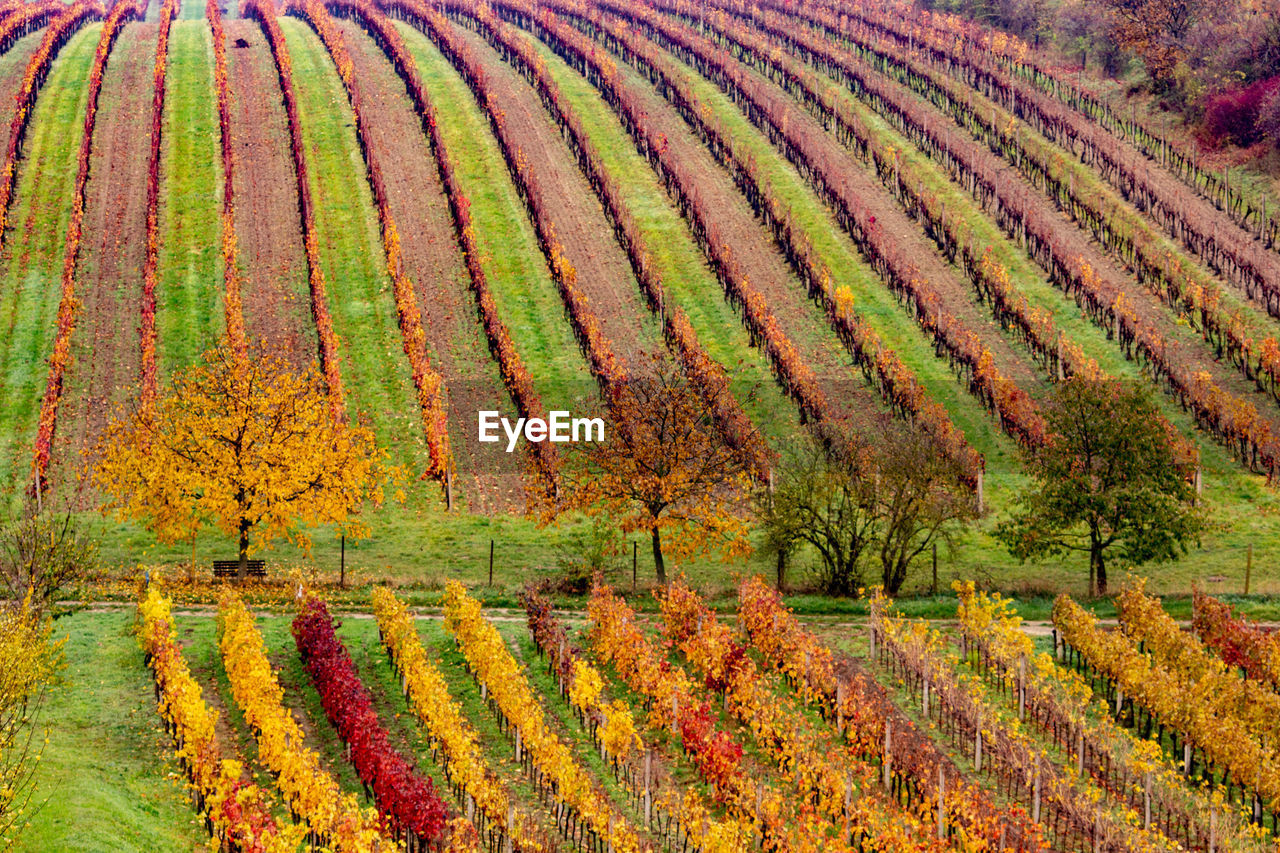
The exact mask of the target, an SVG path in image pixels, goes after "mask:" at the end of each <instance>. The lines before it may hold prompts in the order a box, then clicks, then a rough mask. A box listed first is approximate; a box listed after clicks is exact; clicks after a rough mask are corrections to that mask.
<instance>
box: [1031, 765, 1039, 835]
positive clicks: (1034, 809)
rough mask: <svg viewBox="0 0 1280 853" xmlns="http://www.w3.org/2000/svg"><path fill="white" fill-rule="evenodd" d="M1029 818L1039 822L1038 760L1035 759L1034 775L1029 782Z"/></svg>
mask: <svg viewBox="0 0 1280 853" xmlns="http://www.w3.org/2000/svg"><path fill="white" fill-rule="evenodd" d="M1031 785H1032V788H1031V819H1032V820H1033V821H1035V822H1036V823H1039V822H1040V761H1039V759H1037V760H1036V775H1035V779H1034V780H1033V781H1032V783H1031Z"/></svg>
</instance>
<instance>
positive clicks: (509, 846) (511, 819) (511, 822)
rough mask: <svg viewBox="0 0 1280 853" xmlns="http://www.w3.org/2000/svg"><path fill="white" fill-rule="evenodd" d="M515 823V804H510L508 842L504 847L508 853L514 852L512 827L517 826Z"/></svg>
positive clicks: (508, 806)
mask: <svg viewBox="0 0 1280 853" xmlns="http://www.w3.org/2000/svg"><path fill="white" fill-rule="evenodd" d="M515 823H516V809H515V806H512V805H510V804H508V805H507V832H506V836H507V837H506V843H505V844H503V848H504V849H505V850H506V853H513V850H512V842H511V828H512V827H513V826H515Z"/></svg>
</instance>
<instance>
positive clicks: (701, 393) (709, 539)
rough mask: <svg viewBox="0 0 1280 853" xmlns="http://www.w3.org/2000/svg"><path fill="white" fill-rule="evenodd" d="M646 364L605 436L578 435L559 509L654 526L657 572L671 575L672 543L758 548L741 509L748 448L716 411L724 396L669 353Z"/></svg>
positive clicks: (614, 400)
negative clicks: (718, 421)
mask: <svg viewBox="0 0 1280 853" xmlns="http://www.w3.org/2000/svg"><path fill="white" fill-rule="evenodd" d="M645 367H646V368H647V369H646V370H645V372H644V374H643V375H640V376H634V377H632V378H630V379H627V380H626V381H624V382H621V383H619V384H618V386H617V387H616V388H615V389H614V391H613V392H612V394H611V395H610V399H609V405H608V408H607V410H606V412H605V420H606V423H607V425H608V427H607V429H606V435H605V441H603V442H597V443H593V444H582V445H578V447H579V449H580V452H579V453H577V454H574V455H573V457H571V458H570V459H568V460H567V464H566V468H565V471H564V474H563V477H562V481H563V488H562V492H563V494H562V496H561V499H560V501H559V502H558V503H557V504H556V506H555V508H554V512H555V514H559V513H561V512H565V511H568V510H581V511H584V512H586V513H587V514H588V515H592V516H607V517H609V518H611V519H613V520H614V521H615V522H616V523H617V524H618V525H619V526H620V527H621V529H622V530H623V531H624V532H628V533H630V532H635V531H644V532H647V533H648V534H649V537H650V541H651V543H652V548H653V560H654V568H655V570H656V573H657V577H658V582H659V583H661V584H666V582H667V574H666V562H665V553H664V547H665V548H666V549H667V550H668V551H670V552H671V553H674V554H675V555H677V556H689V555H692V554H695V553H698V552H700V551H706V550H718V551H721V552H723V553H724V554H725V555H726V556H732V555H741V554H745V553H747V552H748V551H749V550H750V546H749V543H748V541H747V525H746V521H745V520H744V518H743V517H742V512H741V509H742V507H741V505H742V504H743V503H744V501H745V498H746V495H747V490H748V487H749V480H748V476H747V472H746V468H745V465H744V461H743V455H742V453H740V452H739V451H737V450H735V449H733V448H731V447H729V446H728V445H727V444H726V442H725V440H724V438H723V436H722V435H721V433H720V431H719V430H718V429H717V428H716V425H715V423H714V418H713V417H712V415H711V413H712V412H714V411H716V407H717V405H718V403H719V402H721V401H716V400H708V399H706V397H705V394H706V393H707V392H706V391H705V390H704V389H701V388H695V387H694V386H693V385H692V384H691V383H690V382H689V380H688V378H687V377H686V376H685V375H684V373H683V371H681V370H680V368H679V366H678V365H675V364H674V363H672V362H671V361H669V360H667V359H665V358H662V357H660V356H654V357H653V358H652V360H651V362H650V363H649V364H647V365H645ZM725 393H727V392H725ZM664 535H665V536H666V537H667V540H666V544H665V546H664V541H663V537H664Z"/></svg>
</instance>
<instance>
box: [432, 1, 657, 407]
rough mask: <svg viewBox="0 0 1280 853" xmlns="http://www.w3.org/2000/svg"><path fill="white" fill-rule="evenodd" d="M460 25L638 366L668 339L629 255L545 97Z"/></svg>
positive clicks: (588, 288)
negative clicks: (652, 323)
mask: <svg viewBox="0 0 1280 853" xmlns="http://www.w3.org/2000/svg"><path fill="white" fill-rule="evenodd" d="M454 28H455V30H456V31H457V32H458V33H459V34H461V35H462V37H463V39H464V40H465V41H466V42H468V43H469V44H470V45H471V47H472V49H473V50H474V51H475V53H476V55H477V56H478V57H480V58H481V60H482V61H483V63H484V66H485V71H486V73H487V74H488V79H489V85H490V87H491V88H492V91H493V93H494V96H495V98H496V100H497V103H498V104H499V108H500V109H501V110H502V111H503V114H504V115H505V116H506V122H507V127H508V128H509V129H510V130H511V132H512V135H513V137H514V138H515V139H516V140H517V141H518V145H519V146H520V148H521V150H522V151H523V152H524V155H525V157H527V158H528V160H529V161H530V162H531V163H537V164H538V179H539V184H540V186H541V188H542V192H543V195H544V196H545V202H546V206H547V209H548V210H549V211H550V212H551V218H552V222H553V223H554V224H555V229H556V234H557V237H558V238H559V240H560V242H561V243H562V244H563V246H564V250H565V254H566V256H567V257H568V259H569V261H570V263H572V264H573V266H574V267H575V268H576V269H577V271H578V286H579V288H580V289H581V290H582V292H583V294H584V295H585V296H586V297H587V299H588V300H589V303H590V306H591V309H592V311H593V312H594V313H595V315H596V317H597V318H598V320H599V322H600V328H601V330H602V331H603V333H604V336H605V337H606V338H608V340H609V342H610V343H611V344H612V346H613V350H614V353H615V354H616V355H617V356H618V358H619V360H620V361H621V362H622V363H623V364H624V365H625V364H631V363H635V362H636V360H637V358H638V357H639V356H641V354H642V353H646V352H654V351H656V350H657V349H659V348H660V347H661V346H662V344H661V342H660V341H659V340H657V339H656V336H655V335H653V334H652V333H650V332H648V331H647V330H646V329H645V327H644V326H642V325H641V323H639V322H638V318H640V317H644V316H646V315H648V313H649V311H648V308H647V307H646V306H645V305H644V304H643V302H642V301H641V297H640V290H639V286H638V285H637V284H636V281H635V277H634V276H633V275H632V273H631V266H630V264H629V263H628V261H627V258H626V255H625V254H624V253H623V251H622V248H621V247H620V246H619V245H618V243H617V241H616V240H615V239H614V236H613V229H612V228H611V227H610V225H609V222H608V220H607V219H606V218H605V216H604V212H603V210H601V207H600V204H599V202H598V201H597V200H596V197H595V193H594V192H593V191H592V190H591V186H590V185H589V184H588V183H587V181H586V179H585V178H584V177H583V176H582V173H581V172H579V171H578V167H577V163H576V161H575V159H574V157H573V155H572V153H571V152H570V150H569V147H568V145H567V144H566V143H565V142H564V140H563V139H562V138H561V137H560V132H559V130H558V129H557V128H556V126H555V124H554V123H553V122H552V120H551V118H550V117H549V116H548V115H547V114H546V112H545V111H544V109H543V107H542V103H541V101H540V100H539V99H538V96H537V94H536V93H535V92H534V91H533V89H532V88H531V87H530V86H529V84H528V83H526V82H525V81H524V79H523V78H521V77H520V76H519V75H517V73H516V72H515V71H514V70H513V69H512V68H510V67H509V66H508V65H506V64H505V63H504V62H503V61H502V60H501V59H500V58H499V57H498V55H497V54H496V53H495V52H494V51H493V50H492V49H490V47H489V45H488V43H487V42H486V41H484V39H483V38H481V37H480V36H478V35H476V34H475V33H473V32H471V31H470V30H467V29H464V28H461V27H457V26H456V25H455V27H454ZM547 319H548V321H550V320H551V319H552V318H547ZM556 321H557V322H563V321H562V320H560V319H559V318H556ZM551 402H552V401H548V403H549V404H550V403H551Z"/></svg>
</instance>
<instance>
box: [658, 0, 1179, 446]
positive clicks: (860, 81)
mask: <svg viewBox="0 0 1280 853" xmlns="http://www.w3.org/2000/svg"><path fill="white" fill-rule="evenodd" d="M655 5H663V6H666V7H667V8H668V9H671V8H677V9H678V11H677V12H676V14H686V15H687V14H688V8H687V7H686V6H684V5H683V4H679V3H678V2H677V3H662V4H655ZM758 26H759V28H760V29H762V30H764V31H766V32H767V33H769V34H770V35H771V36H773V37H774V38H775V39H777V40H779V41H781V42H783V43H784V44H788V45H790V46H792V47H793V48H794V49H795V50H796V51H797V52H799V53H801V54H802V55H804V56H805V57H806V58H807V59H809V60H810V61H811V62H814V64H816V65H818V66H819V67H821V68H822V69H823V70H824V71H825V72H827V73H829V74H831V75H833V76H836V77H838V78H840V79H842V80H843V81H844V82H846V84H847V85H848V86H849V88H850V89H851V90H852V91H853V92H855V93H856V94H858V95H859V96H860V97H862V98H863V99H864V100H866V101H868V102H869V103H870V104H871V105H872V106H873V108H875V109H876V110H877V111H878V112H879V113H880V114H881V115H885V116H886V117H887V118H889V120H890V121H891V122H893V123H894V125H895V126H896V127H898V128H899V130H901V131H902V132H903V133H904V134H906V135H907V136H908V137H909V138H911V139H912V140H913V141H914V142H916V144H917V145H918V146H919V147H920V148H921V149H922V150H924V151H925V152H926V153H928V154H929V155H930V156H931V157H932V158H933V159H934V160H935V161H939V162H940V163H941V165H942V166H943V167H944V168H946V169H947V171H948V173H949V174H950V175H951V177H952V179H953V180H954V181H955V182H956V183H958V184H960V185H962V186H965V187H967V188H969V189H970V191H971V192H972V193H973V194H974V196H975V197H976V198H978V200H979V201H980V202H981V203H982V204H983V205H984V206H986V207H989V208H990V207H994V208H995V209H994V211H993V216H994V218H995V220H996V222H997V224H999V225H1000V226H1001V227H1002V228H1004V229H1005V231H1006V232H1007V233H1008V234H1009V235H1010V236H1011V237H1012V238H1014V239H1018V240H1022V241H1023V242H1024V243H1025V244H1026V245H1027V251H1028V253H1029V254H1030V255H1031V257H1032V258H1033V259H1034V260H1036V261H1037V262H1039V263H1040V264H1041V265H1042V266H1043V267H1044V269H1045V271H1046V272H1048V273H1049V275H1050V277H1051V279H1052V280H1053V281H1054V282H1055V283H1057V284H1059V285H1060V286H1061V287H1062V288H1063V289H1064V290H1066V291H1067V292H1068V293H1071V292H1074V293H1075V294H1076V297H1077V299H1080V300H1082V301H1083V302H1084V303H1085V307H1086V308H1087V309H1088V310H1089V312H1090V313H1091V314H1092V315H1093V316H1094V317H1095V319H1098V320H1101V321H1105V322H1106V328H1107V329H1108V330H1112V329H1114V326H1115V322H1114V317H1113V316H1112V314H1111V312H1110V308H1111V306H1112V305H1113V304H1114V301H1115V299H1114V298H1113V299H1111V300H1110V301H1107V302H1101V301H1099V300H1098V299H1097V298H1096V294H1094V293H1092V292H1089V291H1085V290H1084V289H1083V288H1082V286H1081V278H1082V276H1083V275H1084V273H1083V268H1082V266H1081V265H1080V263H1079V262H1078V259H1077V258H1074V257H1072V256H1071V255H1070V253H1069V252H1068V251H1067V250H1066V249H1065V248H1062V247H1060V246H1059V245H1058V240H1057V238H1056V237H1055V229H1056V228H1058V227H1060V226H1059V223H1057V222H1055V221H1048V220H1046V219H1045V218H1044V217H1043V216H1041V215H1040V214H1039V213H1038V212H1037V211H1036V210H1035V209H1034V208H1031V207H1029V206H1027V205H1026V204H1025V202H1024V201H1023V198H1022V195H1021V193H1019V192H1018V191H1017V190H1016V189H1014V188H1013V187H1012V186H1011V180H1010V178H1008V176H1007V175H1006V173H1005V171H1004V169H1003V168H1002V167H1001V165H1000V162H999V161H998V160H997V158H996V157H995V155H993V154H992V153H991V152H989V151H986V150H984V149H982V148H981V147H980V146H979V145H978V144H977V143H975V142H971V141H966V140H951V139H950V138H949V136H947V135H946V134H945V133H944V132H939V131H937V130H935V129H934V127H933V126H932V125H931V123H930V122H929V120H928V118H927V116H926V115H924V112H923V108H922V107H921V106H920V105H919V104H918V103H916V102H915V101H913V100H911V99H907V98H900V97H899V96H898V95H897V94H896V92H895V91H894V90H893V89H892V88H890V87H888V86H886V85H885V84H884V83H883V81H881V80H880V79H879V78H878V77H876V76H875V75H872V74H869V73H867V71H866V70H865V68H864V66H862V65H861V64H860V63H858V62H856V61H855V60H853V59H852V58H851V57H849V56H848V55H847V54H846V53H842V52H840V51H838V50H836V49H834V48H833V47H831V46H830V45H829V44H826V43H824V42H822V41H821V40H819V39H816V38H814V37H813V36H811V35H809V34H807V33H805V32H804V31H803V30H795V29H794V28H792V29H788V28H785V27H782V26H779V25H778V24H777V23H776V22H773V21H768V22H765V23H762V24H759V25H758ZM703 31H704V32H711V33H714V34H715V35H716V36H717V38H719V39H720V40H721V41H722V42H724V43H726V44H728V45H730V46H731V47H732V48H733V49H735V50H736V51H737V55H738V56H739V58H740V59H741V60H742V61H743V62H746V63H749V64H753V65H755V66H756V67H757V68H759V69H760V70H761V72H762V73H765V74H768V75H771V76H773V77H774V78H775V80H776V81H777V82H778V83H779V85H781V86H783V87H784V88H785V89H787V90H788V91H789V92H791V93H792V94H793V95H794V96H795V97H797V98H798V99H800V100H801V101H802V102H803V103H804V104H805V106H806V107H808V109H809V110H810V111H812V112H813V113H814V114H815V115H816V116H818V118H819V119H820V120H821V121H823V122H824V123H825V124H827V126H830V127H832V128H834V130H835V133H836V135H837V136H838V137H839V138H840V140H841V141H842V142H843V143H844V144H845V145H846V146H847V147H849V148H851V149H852V150H853V151H854V152H855V153H856V154H857V155H858V156H859V157H860V158H861V159H863V160H864V161H870V162H871V164H872V165H873V166H874V168H875V170H876V173H877V174H878V175H879V177H880V180H881V182H882V183H883V184H884V186H885V187H886V188H887V189H888V190H889V191H890V192H891V193H892V194H893V195H894V196H895V197H896V198H898V200H899V201H900V203H901V204H902V206H903V208H904V209H905V210H906V211H907V213H908V214H910V215H911V216H912V217H913V218H915V219H917V220H919V221H921V222H922V223H923V224H924V228H925V232H926V233H927V234H928V235H929V236H930V237H932V239H933V240H934V241H935V243H936V244H937V245H938V247H939V248H940V249H941V250H942V251H943V253H944V254H946V256H947V257H948V258H949V259H950V260H952V261H953V262H956V263H957V264H958V265H959V266H960V268H961V269H962V270H964V271H965V273H966V274H967V275H968V276H969V279H970V281H971V282H972V283H973V286H974V289H975V291H976V292H977V295H978V296H979V298H980V299H983V300H985V301H986V302H988V303H989V304H990V305H991V308H992V312H993V314H994V315H995V318H996V320H997V321H999V322H1000V323H1001V325H1002V326H1004V327H1006V328H1011V329H1013V330H1014V331H1015V332H1016V333H1017V334H1018V335H1019V337H1021V338H1022V340H1023V341H1024V343H1025V345H1026V346H1027V347H1028V348H1029V349H1030V350H1031V351H1032V353H1033V354H1034V355H1036V356H1037V357H1038V358H1039V359H1041V360H1042V361H1043V362H1044V364H1045V366H1046V368H1049V369H1050V371H1051V373H1052V371H1053V368H1055V367H1056V368H1057V370H1059V371H1061V373H1062V374H1063V375H1072V374H1076V373H1080V374H1083V375H1086V376H1101V375H1102V374H1101V372H1100V371H1099V369H1098V367H1097V365H1096V363H1094V361H1093V360H1092V359H1086V358H1085V356H1084V353H1083V352H1082V351H1081V350H1080V349H1079V347H1078V346H1075V345H1073V344H1070V343H1068V342H1067V341H1065V340H1064V339H1063V337H1062V335H1061V333H1060V332H1059V331H1058V330H1057V328H1056V326H1055V324H1054V322H1053V317H1052V315H1051V314H1049V313H1048V312H1045V311H1040V310H1037V309H1035V308H1033V307H1032V306H1031V305H1030V303H1029V302H1028V301H1027V299H1026V297H1025V296H1023V295H1022V294H1021V293H1020V292H1019V291H1018V289H1017V288H1016V287H1015V286H1013V284H1012V281H1011V280H1010V277H1009V274H1008V271H1007V270H1006V269H1005V268H1004V267H1003V266H1002V265H1000V264H999V263H998V262H996V261H995V260H994V259H992V258H991V256H990V247H987V248H986V249H985V250H982V251H979V250H977V249H975V247H974V245H973V243H972V240H971V238H970V236H969V232H968V231H967V230H966V229H965V228H964V227H963V226H964V223H962V222H958V221H957V219H958V217H955V216H954V215H953V216H950V217H949V216H948V215H947V210H946V205H945V203H944V202H942V201H940V200H939V199H938V198H937V196H936V195H935V194H933V193H930V192H928V191H926V190H925V189H924V187H923V185H922V184H921V183H920V182H919V181H913V180H910V179H905V180H904V179H903V178H902V176H901V175H900V164H899V162H898V157H897V154H896V152H894V151H892V150H886V149H883V148H880V147H877V146H876V144H875V139H874V137H873V135H872V133H871V131H870V130H869V129H868V127H867V126H866V124H865V123H864V122H863V121H862V120H861V119H860V118H859V117H858V116H857V114H855V113H854V112H852V111H851V110H849V109H848V108H847V107H846V106H844V105H843V104H841V103H839V102H838V101H837V100H836V99H835V97H834V96H833V94H832V92H831V91H830V88H829V86H824V85H823V84H822V82H821V81H820V80H819V79H818V78H816V77H815V76H814V75H813V74H812V73H810V72H808V71H807V70H805V69H803V68H801V67H799V66H798V64H797V63H796V62H795V61H794V60H790V59H788V58H787V57H785V55H783V54H781V53H779V52H778V51H777V50H776V49H775V48H774V45H773V44H772V43H770V42H767V41H765V40H764V39H762V38H760V37H759V36H757V35H756V34H755V33H754V32H752V31H751V30H749V29H747V28H746V27H744V26H742V25H740V24H737V23H735V22H734V21H733V20H732V19H729V18H726V17H719V18H718V19H713V20H710V21H707V22H706V23H705V25H704V27H703ZM1166 427H1167V430H1168V432H1169V436H1170V440H1171V443H1172V444H1173V445H1174V447H1175V452H1176V455H1177V456H1178V458H1179V459H1181V460H1182V461H1183V462H1184V463H1185V465H1186V466H1187V468H1188V470H1189V469H1190V468H1193V467H1194V466H1195V465H1196V464H1197V462H1198V457H1199V451H1198V449H1197V448H1196V447H1195V446H1194V445H1193V444H1191V443H1190V442H1188V441H1186V440H1185V439H1183V438H1182V437H1181V436H1179V435H1178V434H1177V433H1176V431H1174V429H1173V427H1172V426H1171V425H1168V424H1166Z"/></svg>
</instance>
